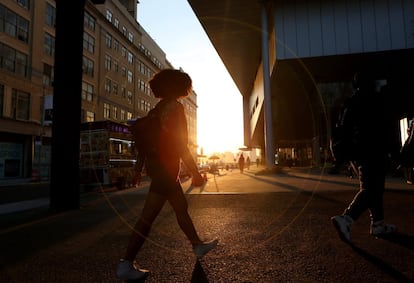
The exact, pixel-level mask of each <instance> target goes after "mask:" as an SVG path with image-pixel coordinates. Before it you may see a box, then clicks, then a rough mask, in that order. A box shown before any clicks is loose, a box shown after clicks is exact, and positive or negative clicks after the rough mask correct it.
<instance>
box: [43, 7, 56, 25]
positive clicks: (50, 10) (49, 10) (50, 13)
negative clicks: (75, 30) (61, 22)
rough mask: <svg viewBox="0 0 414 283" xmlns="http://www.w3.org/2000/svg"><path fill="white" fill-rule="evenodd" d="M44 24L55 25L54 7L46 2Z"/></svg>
mask: <svg viewBox="0 0 414 283" xmlns="http://www.w3.org/2000/svg"><path fill="white" fill-rule="evenodd" d="M45 18H46V24H47V25H48V26H51V27H55V25H56V8H55V7H53V6H52V5H50V4H49V3H46V15H45Z"/></svg>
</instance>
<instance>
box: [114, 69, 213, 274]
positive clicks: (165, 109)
mask: <svg viewBox="0 0 414 283" xmlns="http://www.w3.org/2000/svg"><path fill="white" fill-rule="evenodd" d="M149 85H150V88H151V90H152V92H153V94H154V96H155V97H157V98H160V99H161V100H160V102H158V104H157V105H156V106H155V108H154V109H153V110H151V111H150V113H149V114H148V115H157V117H158V118H159V121H160V128H161V130H160V133H159V140H157V141H154V144H158V146H157V148H158V150H157V152H155V153H154V152H152V153H151V154H148V153H145V152H141V153H139V156H138V160H137V168H136V169H137V176H138V178H137V180H138V183H139V181H140V174H141V171H142V168H143V165H144V164H145V167H146V170H147V173H148V175H149V176H150V178H151V184H150V188H149V192H148V195H147V198H146V200H145V204H144V208H143V210H142V214H141V216H140V218H139V219H138V221H137V222H136V224H135V227H134V230H133V231H132V234H131V236H130V239H129V243H128V246H127V249H126V251H125V255H124V257H123V258H122V259H121V260H120V262H119V265H118V268H117V272H116V275H117V277H118V278H119V279H123V280H131V279H142V278H145V277H146V276H147V275H148V271H147V270H142V269H139V268H138V267H136V266H135V265H134V260H135V257H136V256H137V254H138V252H139V250H140V249H141V247H142V245H143V244H144V242H145V239H146V237H147V236H148V234H149V232H150V229H151V226H152V223H153V222H154V220H155V218H156V217H157V215H158V214H159V213H160V211H161V209H162V208H163V206H164V204H165V203H166V202H167V201H168V202H169V203H170V204H171V206H172V208H173V209H174V212H175V214H176V217H177V222H178V225H179V226H180V228H181V230H182V231H183V232H184V233H185V235H186V236H187V238H188V240H189V241H190V243H191V244H192V247H193V251H194V254H195V255H196V257H197V258H201V257H202V256H203V255H205V254H206V253H208V252H209V251H210V250H211V249H213V248H214V247H216V245H217V242H218V240H213V241H210V242H203V241H202V240H201V239H200V238H199V236H198V234H197V231H196V229H195V227H194V224H193V221H192V219H191V217H190V215H189V214H188V203H187V200H186V198H185V195H184V193H183V189H182V187H181V183H180V180H179V171H180V160H182V161H183V162H184V164H185V165H186V167H187V168H188V169H189V171H190V172H191V174H192V178H193V184H194V185H195V186H201V185H203V183H204V182H205V180H204V179H203V178H202V176H201V175H200V173H199V171H198V168H197V165H196V163H195V161H194V159H193V157H192V155H191V153H190V151H189V149H188V146H187V144H188V130H187V121H186V117H185V113H184V107H183V105H182V104H181V103H180V102H179V101H178V100H179V99H180V98H183V97H186V96H188V95H189V94H190V92H191V91H192V80H191V78H190V76H189V75H188V74H186V73H184V72H182V71H179V70H175V69H164V70H161V71H160V72H159V73H157V74H156V75H155V76H154V77H153V78H152V79H151V80H150V81H149Z"/></svg>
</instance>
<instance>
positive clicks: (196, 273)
mask: <svg viewBox="0 0 414 283" xmlns="http://www.w3.org/2000/svg"><path fill="white" fill-rule="evenodd" d="M190 282H191V283H208V282H209V281H208V279H207V275H206V273H205V272H204V269H203V267H202V266H201V263H200V261H199V260H197V261H196V263H195V265H194V270H193V274H192V276H191V281H190Z"/></svg>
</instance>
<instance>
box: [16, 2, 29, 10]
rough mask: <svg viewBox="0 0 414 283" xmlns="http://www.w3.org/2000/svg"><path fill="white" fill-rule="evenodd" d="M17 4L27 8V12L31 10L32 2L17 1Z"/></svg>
mask: <svg viewBox="0 0 414 283" xmlns="http://www.w3.org/2000/svg"><path fill="white" fill-rule="evenodd" d="M15 1H16V2H17V4H19V5H20V6H22V7H23V8H25V9H26V10H29V9H30V0H15Z"/></svg>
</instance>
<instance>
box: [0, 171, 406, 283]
mask: <svg viewBox="0 0 414 283" xmlns="http://www.w3.org/2000/svg"><path fill="white" fill-rule="evenodd" d="M257 173H258V170H254V169H253V168H252V169H250V170H246V172H245V174H240V173H239V172H238V171H235V170H233V171H232V172H230V171H228V172H226V171H221V172H220V176H217V175H215V176H213V175H211V174H208V182H207V185H206V186H205V187H204V188H192V187H191V186H190V185H189V184H190V181H187V182H184V183H183V189H184V191H186V192H187V194H188V195H187V197H188V202H189V212H190V215H191V216H192V218H193V221H194V224H195V226H196V228H197V229H198V231H199V234H200V236H201V238H203V239H212V238H216V237H217V238H219V245H218V246H217V248H216V249H214V250H213V251H211V252H210V253H209V254H207V255H206V256H205V257H204V258H203V259H202V260H201V261H197V260H196V258H195V256H194V254H193V253H192V250H191V245H190V244H189V242H188V241H187V239H186V238H185V235H184V233H183V232H182V231H181V230H180V228H179V226H178V224H177V222H176V219H175V215H174V213H173V211H172V209H171V207H170V206H169V205H166V206H165V207H164V209H163V210H162V211H161V213H160V215H159V216H158V218H157V219H156V221H155V223H154V226H153V228H152V230H151V233H150V235H149V239H148V240H147V242H146V243H145V244H144V246H143V249H142V250H141V251H140V253H139V254H138V257H137V261H138V262H139V264H140V265H141V266H142V267H143V268H146V269H149V270H150V271H151V274H150V276H149V277H148V278H147V279H146V281H145V282H149V283H150V282H157V283H159V282H413V281H414V269H413V267H412V263H413V262H414V227H413V225H412V219H413V216H414V206H413V203H414V189H413V187H412V186H410V185H407V184H405V183H404V182H403V180H402V179H398V178H391V179H390V180H388V181H387V191H386V193H385V197H384V202H385V215H386V220H387V221H389V222H390V223H394V224H396V225H397V227H398V229H399V233H398V234H396V235H395V236H393V237H390V238H388V239H375V238H373V237H372V236H370V235H369V217H368V213H366V215H365V214H364V215H363V216H362V218H361V219H360V220H359V221H358V222H356V224H355V225H354V227H353V240H354V246H350V245H347V244H345V243H343V242H342V241H341V240H340V239H339V238H338V236H337V233H336V231H335V230H334V228H333V226H332V224H331V221H330V217H331V216H333V215H335V214H340V213H342V211H343V209H344V208H345V206H346V205H347V204H348V203H349V201H350V200H351V199H352V197H353V195H354V193H355V190H356V189H357V180H354V179H349V178H347V177H346V176H342V175H328V174H327V173H326V172H324V171H323V170H322V172H321V171H316V172H315V171H312V170H309V171H307V170H295V169H292V170H287V171H285V172H283V173H273V174H257ZM146 190H147V188H145V187H140V188H139V189H127V190H123V191H117V192H109V193H102V194H100V195H99V196H97V197H95V198H90V199H89V200H88V201H85V202H83V203H82V208H81V209H79V210H76V211H68V212H65V213H61V214H56V215H51V214H49V213H48V212H47V209H46V208H43V211H42V208H37V213H39V214H40V215H42V217H37V218H35V217H32V218H31V219H30V221H28V222H25V223H24V221H22V220H19V221H18V220H16V218H17V217H18V216H16V215H15V214H9V215H2V216H1V220H2V222H4V221H8V219H13V221H14V223H18V224H16V225H3V226H2V230H1V231H0V242H1V262H0V264H1V270H0V281H1V282H120V281H117V280H116V278H115V269H116V266H117V263H118V260H119V258H120V257H122V255H123V252H124V249H125V248H126V244H127V241H128V237H129V233H130V230H131V227H132V225H133V224H134V222H135V220H136V218H137V217H138V216H139V214H140V210H141V208H142V206H143V201H144V198H145V193H146ZM39 210H40V211H41V212H39ZM29 214H30V212H26V213H25V214H24V215H25V216H24V217H29V216H28V215H29ZM10 221H11V220H10Z"/></svg>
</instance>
